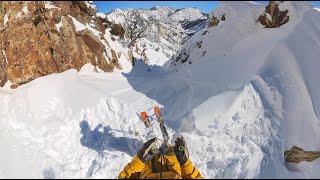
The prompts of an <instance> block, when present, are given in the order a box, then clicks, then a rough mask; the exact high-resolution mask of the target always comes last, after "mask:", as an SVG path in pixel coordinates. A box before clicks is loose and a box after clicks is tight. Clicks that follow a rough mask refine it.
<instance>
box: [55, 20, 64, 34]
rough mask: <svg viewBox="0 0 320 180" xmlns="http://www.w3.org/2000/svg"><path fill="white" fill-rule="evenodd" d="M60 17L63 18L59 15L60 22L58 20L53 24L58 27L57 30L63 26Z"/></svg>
mask: <svg viewBox="0 0 320 180" xmlns="http://www.w3.org/2000/svg"><path fill="white" fill-rule="evenodd" d="M62 18H63V17H61V20H60V22H58V23H57V24H55V26H56V28H57V29H58V31H60V28H61V27H62V26H63V23H62Z"/></svg>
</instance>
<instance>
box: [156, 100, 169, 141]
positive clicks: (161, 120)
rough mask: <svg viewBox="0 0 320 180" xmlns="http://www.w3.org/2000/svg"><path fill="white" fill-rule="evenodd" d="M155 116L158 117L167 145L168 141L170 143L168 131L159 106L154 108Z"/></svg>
mask: <svg viewBox="0 0 320 180" xmlns="http://www.w3.org/2000/svg"><path fill="white" fill-rule="evenodd" d="M154 114H155V115H156V117H157V119H158V122H159V126H160V129H161V133H162V136H163V139H164V141H165V142H166V143H168V141H169V135H168V131H167V128H166V126H165V124H164V121H163V116H162V113H161V111H160V108H159V107H158V106H155V107H154Z"/></svg>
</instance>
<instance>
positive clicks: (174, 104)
mask: <svg viewBox="0 0 320 180" xmlns="http://www.w3.org/2000/svg"><path fill="white" fill-rule="evenodd" d="M158 8H159V7H158ZM282 8H287V9H288V10H289V13H290V21H289V22H288V23H287V24H285V25H284V26H282V27H280V28H274V29H265V28H263V27H262V26H261V25H259V24H257V23H256V22H255V20H256V19H255V17H258V16H257V15H259V14H261V13H262V12H263V9H264V5H259V4H255V3H251V2H234V3H231V2H223V3H222V4H221V5H220V6H219V7H217V9H216V10H215V11H214V12H213V14H214V15H215V16H218V17H221V16H222V14H224V13H226V21H225V22H224V23H222V24H219V25H218V26H216V27H214V28H212V27H209V28H207V29H205V30H207V31H208V33H206V34H205V35H203V33H204V31H205V30H201V31H199V32H198V33H196V34H195V35H194V36H193V37H192V38H191V39H190V40H189V41H188V42H187V43H186V44H185V45H184V47H183V49H184V50H185V51H186V53H187V54H188V55H189V60H188V61H190V62H192V64H189V63H184V64H181V61H178V62H176V63H177V65H173V64H171V63H170V62H169V63H167V64H164V66H159V65H157V64H161V62H155V61H154V60H155V59H157V58H156V57H154V56H159V57H160V58H159V59H158V60H159V61H160V60H162V59H163V58H164V57H161V53H159V54H157V53H156V52H155V51H151V50H150V47H149V46H146V51H145V52H146V53H147V54H148V55H150V57H154V59H151V60H150V64H151V65H150V66H146V65H145V64H143V63H142V62H141V61H140V60H137V61H136V62H135V66H134V67H132V66H131V64H130V62H129V61H128V54H127V52H128V48H126V47H125V46H124V45H125V43H124V42H122V41H121V40H119V39H118V40H116V41H112V40H111V34H110V32H109V31H108V30H106V32H105V34H103V35H104V39H106V40H107V41H106V42H105V41H101V42H102V43H103V44H104V45H105V47H106V53H107V55H108V56H109V55H110V53H111V52H110V51H111V49H114V50H116V51H117V53H119V54H121V56H120V58H119V61H120V64H121V65H122V68H123V69H122V70H116V71H115V72H113V73H103V72H99V73H96V72H95V71H94V68H95V67H94V66H92V65H91V64H86V65H84V66H83V67H82V68H81V70H80V72H77V71H76V70H75V69H71V70H67V71H65V72H62V73H57V74H51V75H48V76H45V77H40V78H37V79H36V80H34V81H31V82H30V83H27V84H24V85H22V86H19V88H17V89H10V88H9V87H10V84H11V82H10V81H8V82H7V83H6V85H5V86H4V87H2V88H0V104H1V106H0V129H1V131H0V142H1V144H5V146H2V148H0V159H2V160H4V161H1V162H0V177H3V178H19V177H27V178H117V176H118V174H119V172H120V171H121V170H122V169H123V168H124V166H125V165H126V164H127V163H129V162H130V161H131V159H132V157H133V155H134V153H136V151H137V149H138V148H139V147H140V146H141V144H142V142H144V141H145V140H147V139H148V138H147V133H148V132H147V130H146V129H145V128H144V125H143V122H142V121H141V120H140V119H139V114H140V112H141V111H147V113H148V114H150V115H151V117H152V122H153V123H154V124H153V126H154V128H155V134H156V135H157V136H159V137H161V135H159V132H160V131H159V128H158V126H157V124H156V123H155V122H154V121H153V118H154V114H153V107H154V106H155V105H158V106H159V107H160V108H162V111H163V115H164V120H165V123H166V124H167V128H168V133H169V135H170V136H171V140H170V143H174V140H175V138H176V137H177V136H180V135H183V136H184V137H185V139H186V141H187V145H188V148H189V153H190V159H191V160H192V162H193V163H194V164H195V166H196V167H197V168H198V169H199V171H200V172H201V173H202V175H203V176H204V177H205V178H316V177H319V175H320V174H319V171H318V170H319V167H320V159H318V160H316V161H313V162H302V163H299V164H291V163H285V162H284V157H283V152H284V151H285V150H289V149H291V147H292V146H298V147H300V148H303V149H305V150H312V151H317V150H319V149H320V134H319V133H320V121H319V117H320V114H319V113H320V96H319V92H320V85H319V83H318V77H319V71H318V68H319V67H320V62H319V58H318V57H319V56H320V54H319V53H320V50H319V47H320V46H319V45H320V36H319V32H320V25H319V23H318V21H319V17H320V16H319V15H320V14H319V11H318V10H317V9H314V8H313V7H312V6H308V5H307V3H304V2H284V3H282V4H281V8H280V9H282ZM239 17H241V19H239ZM74 23H75V25H76V24H77V22H76V21H74ZM79 26H80V27H81V28H88V27H87V26H89V25H88V24H87V26H85V25H83V24H81V25H79V24H78V29H79ZM81 28H80V29H81ZM200 41H202V46H201V48H198V47H197V46H196V44H197V43H198V42H200ZM162 44H166V41H163V42H162ZM150 46H151V45H150ZM155 47H156V46H155ZM203 51H207V52H206V54H205V55H203V54H202V53H203ZM162 55H163V54H162ZM148 69H150V71H147V70H148ZM136 131H138V132H139V135H135V132H136ZM8 162H10V163H8ZM17 172H19V173H17Z"/></svg>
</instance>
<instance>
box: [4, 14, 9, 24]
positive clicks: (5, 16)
mask: <svg viewBox="0 0 320 180" xmlns="http://www.w3.org/2000/svg"><path fill="white" fill-rule="evenodd" d="M7 22H9V19H8V14H6V15H4V17H3V25H5V24H6V23H7Z"/></svg>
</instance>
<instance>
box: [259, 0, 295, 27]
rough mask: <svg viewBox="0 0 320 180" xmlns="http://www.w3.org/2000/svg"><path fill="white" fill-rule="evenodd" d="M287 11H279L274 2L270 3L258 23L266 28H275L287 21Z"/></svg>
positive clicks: (277, 5)
mask: <svg viewBox="0 0 320 180" xmlns="http://www.w3.org/2000/svg"><path fill="white" fill-rule="evenodd" d="M288 12H289V11H288V10H287V9H286V10H284V11H280V9H279V4H278V3H277V2H276V1H270V2H269V4H268V5H267V6H266V8H265V11H264V12H263V14H262V15H260V16H259V18H258V21H259V22H260V23H261V24H262V25H264V26H265V27H266V28H277V27H280V26H282V25H284V24H285V23H287V22H288V21H289V16H288Z"/></svg>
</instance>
